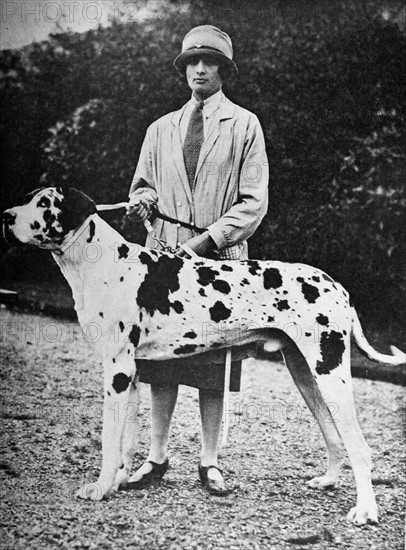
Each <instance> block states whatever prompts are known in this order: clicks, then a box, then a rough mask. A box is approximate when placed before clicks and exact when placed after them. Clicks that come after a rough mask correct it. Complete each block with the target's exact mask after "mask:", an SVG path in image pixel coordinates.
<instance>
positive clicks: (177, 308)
mask: <svg viewBox="0 0 406 550" xmlns="http://www.w3.org/2000/svg"><path fill="white" fill-rule="evenodd" d="M171 306H172V308H173V310H174V311H175V313H183V304H182V302H179V300H175V301H174V302H173V304H171Z"/></svg>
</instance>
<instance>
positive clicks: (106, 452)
mask: <svg viewBox="0 0 406 550" xmlns="http://www.w3.org/2000/svg"><path fill="white" fill-rule="evenodd" d="M103 363H104V411H103V432H102V452H103V461H102V469H101V472H100V476H99V478H98V480H97V481H95V482H94V483H89V484H87V485H85V486H84V487H82V488H81V489H80V490H79V491H78V493H77V496H78V497H80V498H85V499H90V500H101V499H103V498H107V497H108V496H109V494H110V493H111V492H112V490H113V489H114V488H115V485H116V484H115V483H114V479H115V477H116V474H117V472H118V470H119V469H120V468H122V467H125V468H128V467H129V466H128V464H125V465H123V451H124V454H125V455H127V454H128V449H127V444H126V443H125V442H124V431H125V430H124V426H125V423H126V421H127V420H128V417H129V416H131V414H132V412H133V411H136V412H138V400H137V398H138V392H135V391H134V386H133V382H134V378H135V370H136V369H135V362H134V356H133V354H132V353H131V350H130V349H129V348H128V349H127V348H125V349H124V350H123V351H122V352H121V353H120V354H119V355H118V356H116V357H111V356H109V355H108V352H106V353H105V354H104V360H103ZM124 447H125V448H124ZM131 450H132V449H131ZM127 458H128V457H127ZM127 462H128V460H127Z"/></svg>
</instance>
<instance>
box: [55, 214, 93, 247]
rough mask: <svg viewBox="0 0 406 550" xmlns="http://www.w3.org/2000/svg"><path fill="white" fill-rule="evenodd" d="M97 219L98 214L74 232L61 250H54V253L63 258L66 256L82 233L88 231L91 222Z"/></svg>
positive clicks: (89, 218)
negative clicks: (63, 255)
mask: <svg viewBox="0 0 406 550" xmlns="http://www.w3.org/2000/svg"><path fill="white" fill-rule="evenodd" d="M96 217H97V214H92V215H91V216H89V217H88V218H86V220H85V221H84V222H83V223H82V225H81V226H79V227H78V228H77V229H75V230H74V231H73V232H72V234H71V236H70V237H69V239H67V240H65V241H64V242H63V243H62V244H61V246H60V247H59V248H57V249H56V250H53V253H54V254H57V255H58V256H62V254H65V252H66V251H67V250H68V249H69V248H70V247H71V246H72V245H73V243H75V242H76V241H77V240H78V239H79V237H80V236H81V235H82V233H83V232H84V231H86V229H87V228H88V227H89V224H90V222H91V221H92V220H94V218H96Z"/></svg>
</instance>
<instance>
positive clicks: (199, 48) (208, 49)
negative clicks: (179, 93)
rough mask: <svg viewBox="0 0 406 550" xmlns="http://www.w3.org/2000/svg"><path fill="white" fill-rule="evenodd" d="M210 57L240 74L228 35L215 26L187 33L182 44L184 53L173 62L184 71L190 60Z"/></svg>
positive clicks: (202, 27) (203, 26)
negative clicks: (204, 56)
mask: <svg viewBox="0 0 406 550" xmlns="http://www.w3.org/2000/svg"><path fill="white" fill-rule="evenodd" d="M202 54H206V55H210V56H211V57H214V58H215V59H217V60H218V61H219V62H220V63H221V64H222V65H226V66H227V67H229V68H230V69H232V71H233V72H234V73H237V72H238V69H237V65H236V64H235V63H234V61H233V45H232V43H231V39H230V37H229V36H228V34H227V33H225V32H223V31H221V30H220V29H218V28H217V27H213V25H200V26H199V27H195V28H193V29H192V30H191V31H189V32H188V33H187V35H186V36H185V38H184V39H183V42H182V53H180V54H179V55H178V57H177V58H176V59H175V61H174V62H173V64H174V66H175V67H176V68H177V69H178V71H182V70H183V69H184V68H185V66H186V65H187V62H188V60H189V59H190V58H191V57H195V56H196V55H202Z"/></svg>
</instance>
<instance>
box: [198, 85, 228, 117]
mask: <svg viewBox="0 0 406 550" xmlns="http://www.w3.org/2000/svg"><path fill="white" fill-rule="evenodd" d="M223 98H224V95H223V92H222V90H219V91H218V92H216V93H215V94H213V95H211V96H210V97H208V98H207V99H205V100H204V101H203V114H204V116H205V117H206V118H208V117H210V116H211V115H212V114H213V113H214V112H215V111H217V109H219V107H220V105H221V102H222V101H224V99H223ZM191 102H192V105H193V107H195V106H196V105H198V104H199V103H200V101H198V100H197V99H196V98H195V97H194V96H193V95H192V99H191Z"/></svg>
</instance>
